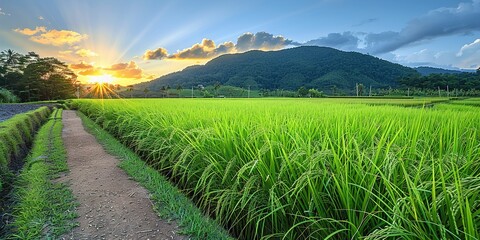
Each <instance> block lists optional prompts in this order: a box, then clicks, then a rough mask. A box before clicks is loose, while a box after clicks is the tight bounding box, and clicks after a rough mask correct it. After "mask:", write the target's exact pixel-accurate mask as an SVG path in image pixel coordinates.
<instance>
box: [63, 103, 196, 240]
mask: <svg viewBox="0 0 480 240" xmlns="http://www.w3.org/2000/svg"><path fill="white" fill-rule="evenodd" d="M63 124H64V129H63V133H62V137H63V141H64V144H65V148H66V149H67V156H68V166H69V170H70V172H69V173H68V174H67V175H66V176H64V177H62V179H61V180H60V181H64V182H67V183H69V185H70V188H71V189H72V191H73V194H74V195H75V197H76V198H77V200H78V202H79V203H80V205H79V207H78V209H77V212H78V214H79V218H78V222H79V224H80V226H79V227H77V228H75V229H74V230H73V232H72V233H70V234H68V235H67V236H64V239H188V237H186V236H182V235H179V234H178V233H177V232H178V231H179V229H178V226H177V225H176V224H175V223H174V222H167V221H165V220H162V219H160V218H159V217H158V216H157V214H156V213H155V212H154V211H153V209H152V202H151V200H150V199H149V194H148V192H147V190H145V189H144V188H143V187H141V186H139V185H138V183H136V182H134V181H133V180H131V179H129V177H128V175H127V174H126V173H125V172H124V171H123V170H121V169H120V168H119V167H118V166H117V164H118V159H116V158H115V157H114V156H112V155H110V154H108V153H107V152H105V150H104V149H103V147H102V145H100V144H99V143H98V142H97V141H96V139H95V137H94V136H92V135H91V134H90V133H88V132H86V131H85V129H84V127H83V125H82V121H81V119H80V118H79V117H78V116H77V115H76V113H75V111H63Z"/></svg>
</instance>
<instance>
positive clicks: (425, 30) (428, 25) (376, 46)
mask: <svg viewBox="0 0 480 240" xmlns="http://www.w3.org/2000/svg"><path fill="white" fill-rule="evenodd" d="M479 19H480V0H473V1H472V2H464V3H460V4H459V5H458V7H456V8H439V9H436V10H433V11H430V12H429V13H428V14H426V15H424V16H422V17H419V18H415V19H413V20H412V21H410V22H409V23H408V24H407V26H406V27H405V28H403V29H402V30H401V31H400V32H382V33H372V34H368V35H367V36H366V38H365V40H366V44H367V50H369V51H371V52H372V53H385V52H389V51H394V50H396V49H399V48H401V47H404V46H406V45H409V44H412V43H416V42H419V41H422V40H428V39H433V38H436V37H441V36H449V35H456V34H466V33H469V32H472V31H479V30H480V20H479Z"/></svg>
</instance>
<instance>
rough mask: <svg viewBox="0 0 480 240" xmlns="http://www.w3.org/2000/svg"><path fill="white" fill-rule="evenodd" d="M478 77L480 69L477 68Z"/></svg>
mask: <svg viewBox="0 0 480 240" xmlns="http://www.w3.org/2000/svg"><path fill="white" fill-rule="evenodd" d="M477 75H479V76H480V67H478V68H477Z"/></svg>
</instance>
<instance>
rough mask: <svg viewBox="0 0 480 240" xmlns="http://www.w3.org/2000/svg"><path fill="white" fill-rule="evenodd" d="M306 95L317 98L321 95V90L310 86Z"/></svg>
mask: <svg viewBox="0 0 480 240" xmlns="http://www.w3.org/2000/svg"><path fill="white" fill-rule="evenodd" d="M308 95H309V96H310V97H312V98H319V97H323V92H322V91H318V90H317V89H314V88H311V89H309V90H308Z"/></svg>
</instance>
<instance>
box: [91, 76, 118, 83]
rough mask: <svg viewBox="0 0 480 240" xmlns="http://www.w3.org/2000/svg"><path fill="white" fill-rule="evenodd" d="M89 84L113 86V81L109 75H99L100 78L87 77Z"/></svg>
mask: <svg viewBox="0 0 480 240" xmlns="http://www.w3.org/2000/svg"><path fill="white" fill-rule="evenodd" d="M89 78H90V81H89V82H90V83H98V84H113V83H114V79H113V77H112V76H110V75H106V74H105V75H100V76H89Z"/></svg>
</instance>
